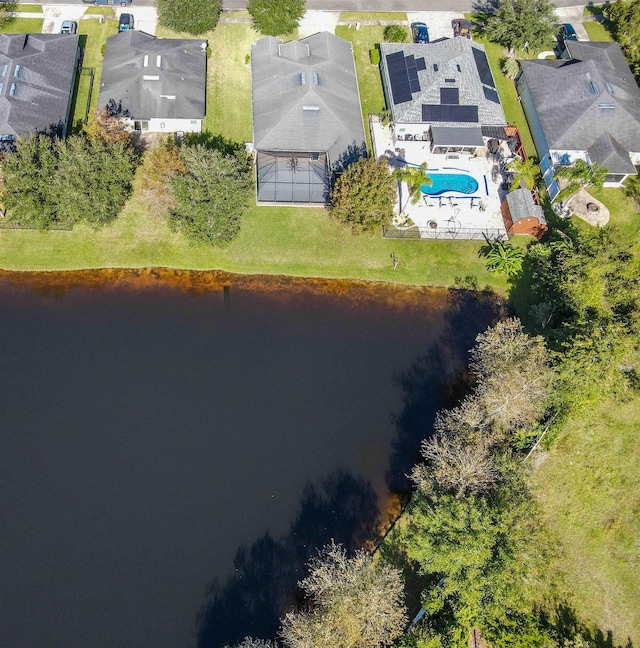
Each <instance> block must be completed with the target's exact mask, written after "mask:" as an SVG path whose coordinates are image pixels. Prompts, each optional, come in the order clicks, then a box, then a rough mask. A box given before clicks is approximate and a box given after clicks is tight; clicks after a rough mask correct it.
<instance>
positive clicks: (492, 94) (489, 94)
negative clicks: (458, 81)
mask: <svg viewBox="0 0 640 648" xmlns="http://www.w3.org/2000/svg"><path fill="white" fill-rule="evenodd" d="M482 91H483V92H484V98H485V99H487V100H488V101H493V103H497V104H499V103H500V97H498V93H497V92H496V91H495V89H494V88H487V87H484V86H483V88H482Z"/></svg>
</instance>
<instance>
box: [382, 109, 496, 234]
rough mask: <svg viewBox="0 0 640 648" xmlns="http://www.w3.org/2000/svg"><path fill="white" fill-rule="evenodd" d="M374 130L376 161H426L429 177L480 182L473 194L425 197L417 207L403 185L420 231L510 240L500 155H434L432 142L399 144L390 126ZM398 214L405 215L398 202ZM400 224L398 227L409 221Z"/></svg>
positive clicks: (394, 163) (404, 197) (406, 207)
mask: <svg viewBox="0 0 640 648" xmlns="http://www.w3.org/2000/svg"><path fill="white" fill-rule="evenodd" d="M371 126H372V140H373V146H374V153H375V156H376V158H380V157H384V158H386V159H387V160H389V164H390V165H391V166H392V167H394V168H397V167H398V166H403V165H404V164H405V163H408V164H412V165H416V166H419V165H420V164H421V163H422V162H426V163H427V164H428V169H427V176H428V175H429V171H430V170H431V171H434V172H437V173H465V174H467V175H470V176H472V177H474V178H475V179H476V181H477V182H478V190H477V191H476V192H475V193H473V194H471V195H467V194H461V193H458V192H456V191H445V192H443V193H441V194H439V195H437V196H428V195H424V196H423V197H422V198H421V199H420V200H419V201H418V202H417V203H416V204H411V203H409V204H408V205H406V204H405V203H406V200H407V196H408V193H407V188H406V186H405V185H403V186H402V187H401V192H400V193H401V194H402V196H401V200H402V203H403V204H402V207H404V214H406V215H407V216H409V217H410V218H411V220H412V221H413V222H414V223H415V224H416V225H417V226H418V227H419V228H421V229H423V230H426V231H429V230H431V231H432V233H433V234H434V235H435V234H438V235H440V234H441V235H442V238H482V237H483V236H482V233H483V232H486V233H488V234H489V236H490V237H491V238H496V237H497V238H506V237H507V232H506V229H505V227H504V222H503V220H502V214H501V213H500V203H501V201H502V199H503V198H504V196H505V194H506V191H504V190H502V189H501V185H502V182H503V178H502V174H501V172H500V165H499V163H498V159H497V156H495V155H492V154H490V153H489V152H488V151H487V149H486V148H484V149H480V150H479V153H478V155H475V156H473V155H469V154H466V153H459V154H455V155H451V154H450V155H433V154H431V153H430V151H429V143H428V142H420V141H418V142H416V141H409V142H396V143H395V144H394V143H393V141H392V137H391V131H390V129H389V128H388V127H387V126H383V125H382V124H380V123H375V122H374V123H372V125H371ZM503 153H505V152H504V151H503ZM507 153H508V150H507ZM396 212H400V209H399V205H398V203H396ZM394 220H395V222H396V223H398V222H399V221H400V222H401V221H402V220H403V219H402V217H400V218H399V219H398V218H396V219H394ZM465 233H467V234H468V235H465ZM435 237H436V236H434V238H435Z"/></svg>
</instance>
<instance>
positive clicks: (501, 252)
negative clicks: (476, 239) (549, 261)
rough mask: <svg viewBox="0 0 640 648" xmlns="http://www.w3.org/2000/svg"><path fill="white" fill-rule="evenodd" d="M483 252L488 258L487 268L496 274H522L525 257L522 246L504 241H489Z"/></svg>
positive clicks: (508, 275) (514, 275)
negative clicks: (515, 245)
mask: <svg viewBox="0 0 640 648" xmlns="http://www.w3.org/2000/svg"><path fill="white" fill-rule="evenodd" d="M483 253H484V255H485V257H486V259H487V270H490V271H491V272H493V273H494V274H504V275H506V276H507V277H516V276H517V275H519V274H520V271H521V270H522V260H523V259H524V257H525V251H524V250H523V249H522V248H518V247H514V246H513V245H511V243H503V242H502V241H489V242H488V243H487V245H486V246H483Z"/></svg>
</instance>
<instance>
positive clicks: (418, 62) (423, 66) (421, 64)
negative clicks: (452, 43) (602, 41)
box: [416, 57, 613, 94]
mask: <svg viewBox="0 0 640 648" xmlns="http://www.w3.org/2000/svg"><path fill="white" fill-rule="evenodd" d="M416 68H417V70H418V72H420V71H421V70H426V69H427V64H426V63H425V62H424V59H423V58H422V57H420V58H417V59H416ZM612 94H613V93H612Z"/></svg>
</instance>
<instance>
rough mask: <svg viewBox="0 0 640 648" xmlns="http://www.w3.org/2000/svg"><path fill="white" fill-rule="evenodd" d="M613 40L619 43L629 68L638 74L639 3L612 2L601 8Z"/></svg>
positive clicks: (639, 65) (639, 71) (639, 57)
mask: <svg viewBox="0 0 640 648" xmlns="http://www.w3.org/2000/svg"><path fill="white" fill-rule="evenodd" d="M603 12H604V13H605V15H606V17H607V18H608V19H609V23H608V24H609V25H610V29H611V30H612V32H613V34H612V35H613V37H614V39H615V40H616V41H617V42H618V43H620V47H621V48H622V50H623V52H624V54H625V57H626V59H627V61H628V62H629V66H630V67H631V69H632V70H633V73H634V74H635V75H636V76H637V75H638V73H640V2H638V1H637V0H633V1H632V2H621V0H618V1H617V2H613V3H611V4H609V5H608V6H605V7H604V8H603Z"/></svg>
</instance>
